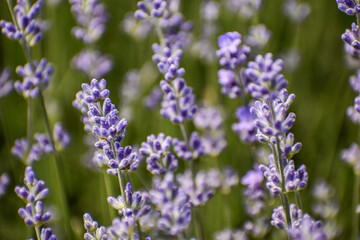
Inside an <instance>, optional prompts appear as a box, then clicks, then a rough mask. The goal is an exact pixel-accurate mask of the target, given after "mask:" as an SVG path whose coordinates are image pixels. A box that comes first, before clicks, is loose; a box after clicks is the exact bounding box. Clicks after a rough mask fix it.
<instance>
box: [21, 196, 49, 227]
mask: <svg viewBox="0 0 360 240" xmlns="http://www.w3.org/2000/svg"><path fill="white" fill-rule="evenodd" d="M19 215H20V216H21V217H22V218H23V219H24V221H25V224H26V225H28V226H29V227H32V226H40V225H42V224H44V223H46V222H48V221H49V220H50V218H51V214H50V212H46V211H44V207H43V203H42V202H41V201H37V202H36V203H35V207H34V209H33V207H32V204H30V203H28V204H27V205H26V208H20V209H19Z"/></svg>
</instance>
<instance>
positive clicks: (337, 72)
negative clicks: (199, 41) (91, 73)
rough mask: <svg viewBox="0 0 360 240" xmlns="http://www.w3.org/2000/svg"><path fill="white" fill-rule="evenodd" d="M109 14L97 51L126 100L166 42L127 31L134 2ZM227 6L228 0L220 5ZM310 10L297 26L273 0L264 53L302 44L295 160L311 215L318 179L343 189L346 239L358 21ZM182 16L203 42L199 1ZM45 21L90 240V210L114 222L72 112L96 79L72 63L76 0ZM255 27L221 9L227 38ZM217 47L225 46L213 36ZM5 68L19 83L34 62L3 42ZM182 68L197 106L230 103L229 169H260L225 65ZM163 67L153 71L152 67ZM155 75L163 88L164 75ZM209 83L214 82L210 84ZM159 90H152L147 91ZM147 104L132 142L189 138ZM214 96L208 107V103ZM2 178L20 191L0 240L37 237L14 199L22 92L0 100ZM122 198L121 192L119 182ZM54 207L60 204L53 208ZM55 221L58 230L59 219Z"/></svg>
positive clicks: (294, 78)
mask: <svg viewBox="0 0 360 240" xmlns="http://www.w3.org/2000/svg"><path fill="white" fill-rule="evenodd" d="M103 2H104V3H105V4H106V5H107V9H108V12H109V21H108V24H107V30H106V32H105V35H104V36H103V38H102V39H101V40H100V41H99V43H98V45H97V46H98V48H99V49H100V50H101V51H102V52H103V53H107V54H111V56H112V58H113V62H114V67H113V70H112V71H111V73H110V74H108V75H107V76H106V79H107V82H108V88H109V89H110V90H111V99H112V101H113V103H115V104H116V105H117V103H120V102H121V99H120V97H119V94H118V92H119V91H118V88H119V86H120V85H121V84H122V82H123V78H124V75H125V74H126V72H127V71H128V70H130V69H139V68H141V67H142V66H143V65H144V64H145V63H146V62H149V61H151V56H152V51H151V44H152V43H154V42H156V41H157V38H156V36H155V35H151V36H150V38H148V39H146V40H144V41H138V40H134V39H133V38H131V37H130V36H128V35H126V34H125V33H123V32H122V31H121V30H120V28H119V24H120V22H121V21H122V20H123V18H124V16H125V14H126V13H127V12H131V11H134V10H135V9H136V2H137V1H135V0H117V1H116V0H114V1H111V0H105V1H103ZM219 2H220V1H219ZM305 2H308V3H309V4H310V6H311V9H312V11H311V14H310V16H309V17H308V19H307V20H306V21H305V22H304V23H303V24H301V25H300V26H296V25H294V24H293V23H291V22H289V20H288V19H287V18H286V17H284V15H283V14H282V4H283V0H265V1H264V5H263V7H262V10H261V12H260V14H259V19H260V22H261V23H264V24H265V25H266V26H267V27H268V29H269V30H270V31H271V32H272V39H271V40H270V43H269V44H268V46H267V48H266V49H265V50H264V51H263V52H262V53H265V52H272V53H274V55H275V56H278V55H279V54H280V53H282V52H284V51H286V50H287V49H289V48H291V47H294V46H296V47H297V48H298V49H299V50H300V52H301V54H302V60H301V64H300V66H299V68H298V69H297V70H296V71H295V72H293V73H291V74H285V76H286V78H287V79H288V80H289V82H290V84H289V86H288V91H289V92H293V93H295V95H296V99H295V102H294V103H293V105H292V107H291V111H293V112H295V113H296V115H297V120H296V124H295V125H294V127H293V129H292V132H293V133H294V134H295V138H296V140H297V141H300V142H302V144H303V148H302V150H301V152H300V153H299V154H298V155H296V157H295V162H296V164H298V165H300V164H305V165H306V167H307V169H308V172H309V185H308V188H307V190H305V191H303V192H302V198H303V203H304V212H311V204H312V197H311V188H312V186H313V185H314V183H315V182H316V180H318V179H325V180H326V181H328V182H329V183H330V184H331V185H332V186H333V187H334V188H335V190H336V197H337V199H338V201H339V202H340V203H341V204H340V212H339V215H338V223H339V224H340V225H341V227H342V228H343V232H342V234H341V235H340V236H339V239H349V236H350V230H351V224H350V223H351V218H350V216H351V208H350V207H349V206H351V204H352V196H353V180H354V177H353V171H352V169H351V168H350V167H348V166H347V165H345V164H344V163H343V162H341V161H340V159H339V153H340V151H341V150H342V149H343V148H347V147H348V146H349V145H350V143H351V142H353V141H357V139H358V126H356V125H354V124H352V123H351V122H350V121H349V120H348V119H347V117H346V108H347V107H348V106H349V105H352V103H353V99H354V97H355V93H354V92H352V90H351V89H350V86H349V83H348V77H349V76H350V75H351V74H353V73H354V70H352V69H350V68H347V67H346V66H347V64H346V61H345V57H344V56H345V54H344V51H343V42H342V41H341V38H340V36H341V34H342V33H343V32H344V31H345V29H346V28H350V24H351V22H352V21H354V20H355V19H354V17H350V16H347V15H345V14H343V13H341V12H340V11H339V10H338V9H337V6H336V2H335V0H332V1H328V0H317V1H305ZM181 6H182V7H181V9H182V12H183V14H184V16H185V17H186V19H188V20H191V21H193V22H194V24H195V30H194V34H195V37H196V36H197V35H198V34H199V32H200V22H199V21H200V17H199V16H200V15H199V10H200V7H201V1H200V0H183V1H181ZM42 16H43V18H44V19H46V20H48V21H49V22H50V24H51V27H50V29H49V31H48V32H47V33H46V34H45V38H44V40H43V42H42V43H41V44H40V45H39V46H37V47H35V49H34V58H35V59H40V58H41V57H42V56H45V57H46V58H48V59H49V61H50V62H51V63H52V64H53V66H54V68H55V74H54V77H53V78H52V82H51V85H50V87H49V89H47V90H46V91H45V101H46V105H47V107H48V109H49V113H50V118H51V119H50V120H51V123H52V125H54V124H55V122H57V121H61V122H62V123H63V124H64V126H65V127H66V129H68V130H69V132H70V133H71V136H72V145H71V146H70V148H68V149H66V150H65V151H64V152H62V153H61V155H60V156H61V166H60V167H61V171H62V179H63V180H64V182H63V183H64V185H65V189H66V194H67V200H68V202H69V206H70V212H71V222H72V226H73V228H74V231H75V232H76V234H77V235H76V238H77V239H81V238H82V234H83V227H82V224H83V223H82V216H83V214H84V213H85V212H90V213H91V214H92V216H93V217H94V219H97V220H98V221H99V223H100V224H101V225H108V224H109V220H108V219H106V218H104V217H102V216H103V215H102V214H101V213H102V212H103V211H104V209H106V207H107V202H106V198H105V189H104V187H103V186H104V185H103V178H102V174H101V173H96V172H94V171H91V170H89V169H88V168H86V167H84V166H83V164H82V162H81V158H82V156H83V155H84V154H85V153H86V151H87V147H86V146H85V145H84V144H83V138H84V136H85V132H84V131H83V124H82V123H81V122H80V113H79V112H78V111H77V110H75V109H74V108H73V107H72V101H73V100H74V98H75V94H76V92H78V91H79V90H80V86H81V83H83V82H89V79H85V78H84V76H83V75H81V74H80V73H78V72H77V71H75V70H73V69H72V68H71V67H70V62H71V59H72V57H73V56H74V55H75V54H76V53H78V52H79V51H80V50H81V49H82V48H83V44H82V43H81V42H79V41H77V40H76V39H75V38H74V37H72V35H71V28H72V27H73V26H74V25H75V24H76V23H75V20H74V18H73V16H72V14H71V12H70V6H69V3H68V2H67V1H61V2H60V3H59V4H57V5H50V4H47V5H46V7H45V8H44V10H43V12H42ZM0 18H1V19H5V20H10V15H9V11H8V8H7V5H6V1H4V0H3V1H0ZM249 26H250V21H246V20H243V19H241V18H238V17H236V16H233V15H231V14H228V13H227V11H226V9H224V8H222V10H221V12H220V18H219V32H218V35H220V34H223V33H225V32H227V31H238V32H240V33H242V34H244V33H246V32H247V29H248V27H249ZM213 41H214V44H216V39H215V38H214V39H213ZM0 53H1V54H0V69H3V68H4V67H10V68H11V70H12V78H13V79H14V80H17V79H18V76H17V75H16V73H15V68H16V66H18V65H24V64H25V61H26V60H25V58H24V55H23V52H22V49H21V48H20V46H19V44H18V43H17V42H15V41H11V40H9V39H7V38H5V37H4V36H3V35H1V37H0ZM181 64H182V66H183V67H184V68H185V69H186V74H185V79H186V81H187V83H188V85H190V86H192V87H193V88H194V91H195V94H196V97H197V100H198V101H199V102H201V101H206V102H208V103H211V104H213V105H216V106H220V105H221V106H222V107H223V108H224V113H225V116H226V120H225V122H226V130H227V131H226V136H227V141H228V146H227V148H226V150H225V151H224V152H223V153H222V154H221V155H220V156H219V157H218V162H219V165H220V166H226V165H230V166H232V167H234V168H235V169H236V170H237V171H238V173H239V175H240V177H242V176H243V175H244V174H245V173H246V171H248V170H249V169H250V168H251V167H252V165H253V159H252V153H251V149H250V148H249V146H248V145H245V144H243V143H242V142H241V141H240V140H239V138H238V137H237V136H236V135H235V133H233V132H232V131H231V124H232V123H234V122H235V118H234V113H235V110H236V108H237V107H238V106H239V105H240V102H239V100H230V99H227V98H226V97H224V96H222V95H221V93H220V88H219V86H218V83H217V69H218V68H219V66H218V65H217V64H216V63H214V64H206V63H204V62H202V61H201V60H199V59H198V58H195V57H194V56H193V55H191V54H190V53H189V52H185V56H184V58H183V60H182V63H181ZM153 65H154V64H153ZM155 77H156V79H157V80H156V83H154V84H157V82H158V81H159V80H160V76H155ZM205 84H206V85H205ZM204 86H205V87H204ZM150 89H151V86H150V87H149V86H148V87H147V89H145V90H144V91H145V92H146V93H148V92H149V91H150ZM142 97H143V96H139V100H138V102H137V103H135V105H134V106H133V109H134V116H133V120H132V121H131V122H130V123H129V125H128V130H127V136H126V138H125V143H126V144H131V145H139V144H140V143H141V142H142V141H145V140H146V136H148V135H150V134H152V133H154V134H157V133H159V132H164V133H166V134H168V135H172V136H177V137H180V136H181V135H180V131H179V129H178V127H177V126H173V125H172V124H170V123H169V122H168V121H167V120H164V119H163V118H161V117H160V115H159V111H158V110H156V111H153V112H149V111H147V110H145V109H144V108H143V107H142V100H143V99H142ZM204 99H205V100H204ZM35 113H36V114H35V116H36V117H35V126H34V128H35V131H38V132H45V128H44V122H43V120H42V118H41V109H40V105H39V102H38V101H35ZM0 124H1V127H0V174H1V173H3V172H5V171H7V172H9V173H10V177H11V184H10V187H9V188H8V194H7V195H6V196H5V197H3V198H1V199H0V239H24V238H29V237H30V236H31V234H32V233H31V231H32V230H31V229H28V228H27V227H26V226H25V224H24V223H23V220H22V219H21V218H20V217H19V215H18V213H17V209H18V208H20V207H22V206H23V203H22V201H21V200H20V199H18V198H17V197H16V196H15V194H14V191H13V189H14V187H15V186H16V185H18V184H23V175H24V169H25V166H24V165H23V164H22V163H21V162H20V161H18V160H17V159H15V158H14V157H13V156H11V153H10V149H11V147H12V146H13V144H14V141H15V139H18V138H21V137H23V136H25V135H26V102H25V100H24V99H23V98H22V96H20V95H18V94H17V93H15V92H13V93H12V94H11V95H10V96H8V97H6V98H3V99H0ZM51 158H52V156H48V157H46V158H44V159H42V160H41V161H40V162H37V163H36V164H35V165H34V168H35V170H36V173H37V176H38V178H39V179H43V180H45V182H46V184H47V186H48V187H49V188H50V195H49V197H48V198H47V200H45V203H46V204H49V205H51V204H54V202H56V201H57V200H56V199H58V197H59V195H58V192H57V191H53V189H54V188H55V183H54V181H53V175H54V172H53V169H52V168H51V165H50V163H49V162H50V159H51ZM211 166H215V160H214V159H206V160H202V161H201V163H200V164H199V168H208V167H211ZM139 172H140V173H139V174H140V175H142V177H143V178H145V179H150V175H149V174H148V173H147V171H146V169H145V165H142V166H141V169H140V170H139ZM132 179H133V181H135V189H140V188H141V183H140V181H139V179H138V177H137V176H136V175H132ZM112 180H113V181H114V184H113V185H114V192H115V193H116V194H117V191H118V190H117V189H118V188H115V187H116V185H115V184H116V179H112ZM241 190H242V187H241V186H239V187H237V188H236V189H235V190H234V191H233V192H232V193H231V194H230V201H229V204H230V207H231V213H232V227H234V228H236V227H241V226H242V223H243V222H244V220H245V219H246V216H245V214H244V212H243V209H242V208H243V207H242V197H241ZM222 204H224V203H223V201H222V199H221V197H215V198H214V199H213V200H211V201H210V203H209V204H208V205H207V206H206V207H204V208H202V209H201V215H202V218H203V219H204V220H203V222H204V223H203V225H204V228H205V233H206V238H205V239H210V238H212V235H213V233H215V232H217V231H220V230H221V229H223V228H224V227H225V223H224V220H223V218H222V217H221V216H222ZM54 208H55V206H54ZM54 224H57V223H56V221H55V222H54Z"/></svg>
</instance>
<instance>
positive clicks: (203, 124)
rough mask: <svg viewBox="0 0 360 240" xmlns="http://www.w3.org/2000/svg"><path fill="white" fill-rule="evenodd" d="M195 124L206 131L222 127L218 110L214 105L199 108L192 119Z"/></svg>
mask: <svg viewBox="0 0 360 240" xmlns="http://www.w3.org/2000/svg"><path fill="white" fill-rule="evenodd" d="M193 122H194V124H195V126H196V127H197V128H199V129H202V130H206V131H216V130H219V129H221V128H222V127H223V122H224V121H223V119H222V117H221V114H220V111H219V110H217V109H216V108H215V107H206V108H200V109H199V110H198V111H197V112H196V114H195V116H194V120H193Z"/></svg>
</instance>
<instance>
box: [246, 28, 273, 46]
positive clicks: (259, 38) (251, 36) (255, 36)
mask: <svg viewBox="0 0 360 240" xmlns="http://www.w3.org/2000/svg"><path fill="white" fill-rule="evenodd" d="M270 38H271V32H270V31H269V30H268V29H267V28H266V26H265V25H263V24H259V25H256V26H251V27H250V29H249V33H248V35H247V36H245V38H244V41H245V43H246V44H247V45H248V46H249V47H251V49H257V50H260V49H262V48H263V47H264V46H265V45H266V44H267V43H268V42H269V40H270Z"/></svg>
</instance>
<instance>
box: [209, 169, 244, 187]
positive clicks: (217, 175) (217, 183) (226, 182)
mask: <svg viewBox="0 0 360 240" xmlns="http://www.w3.org/2000/svg"><path fill="white" fill-rule="evenodd" d="M206 177H207V179H206V182H207V184H208V185H209V187H211V188H213V189H215V190H218V191H220V192H221V193H222V194H229V193H230V192H231V189H233V188H234V187H236V186H237V185H238V184H239V176H238V174H237V172H236V171H235V170H234V169H232V168H231V167H226V168H224V169H223V170H222V171H220V170H218V169H210V170H209V171H207V173H206Z"/></svg>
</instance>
